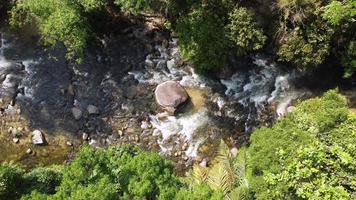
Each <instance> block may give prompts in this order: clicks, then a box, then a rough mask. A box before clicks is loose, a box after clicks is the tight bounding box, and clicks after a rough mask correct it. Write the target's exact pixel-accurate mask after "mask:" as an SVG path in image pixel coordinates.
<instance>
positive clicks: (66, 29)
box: [10, 0, 89, 63]
mask: <svg viewBox="0 0 356 200" xmlns="http://www.w3.org/2000/svg"><path fill="white" fill-rule="evenodd" d="M32 22H35V23H36V25H37V27H38V29H39V31H40V34H41V36H42V37H41V40H42V41H43V43H44V44H46V45H56V44H57V43H58V42H63V43H64V46H65V47H66V48H67V50H68V53H67V57H68V58H69V59H76V61H77V62H78V63H80V62H81V61H82V58H83V51H84V48H85V46H86V42H87V40H88V37H89V29H88V24H87V22H86V19H85V18H84V17H82V15H81V11H80V8H79V7H78V6H77V5H76V4H75V3H73V2H72V1H69V0H50V1H47V0H27V1H21V2H18V3H17V4H16V6H15V7H14V8H13V9H12V10H11V21H10V23H11V25H13V26H14V27H22V26H23V25H25V24H27V23H32Z"/></svg>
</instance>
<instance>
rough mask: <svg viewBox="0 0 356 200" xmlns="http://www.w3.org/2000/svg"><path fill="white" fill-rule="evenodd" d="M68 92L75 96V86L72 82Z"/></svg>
mask: <svg viewBox="0 0 356 200" xmlns="http://www.w3.org/2000/svg"><path fill="white" fill-rule="evenodd" d="M68 93H69V94H70V95H71V96H74V95H75V91H74V87H73V85H72V84H70V85H69V86H68Z"/></svg>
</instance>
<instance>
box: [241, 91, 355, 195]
mask: <svg viewBox="0 0 356 200" xmlns="http://www.w3.org/2000/svg"><path fill="white" fill-rule="evenodd" d="M355 119H356V118H355V115H354V114H352V113H350V111H348V108H347V105H346V101H345V98H343V97H341V96H340V95H338V94H337V92H336V91H329V92H327V93H326V94H324V95H323V96H322V97H321V98H314V99H311V100H307V101H305V102H302V103H300V104H299V105H298V106H297V108H296V110H295V111H294V112H292V113H290V114H289V115H288V116H287V117H285V118H283V119H281V120H280V121H278V122H277V123H276V124H275V125H274V126H273V127H271V128H261V129H259V130H257V131H255V132H254V133H253V134H252V137H251V145H250V147H249V149H248V151H249V155H250V156H251V157H250V159H248V162H247V164H248V167H249V169H250V170H251V172H252V176H251V177H250V179H249V180H250V182H251V192H252V193H253V194H254V196H255V197H256V198H257V199H266V198H273V199H349V198H350V197H351V195H354V191H355V186H356V185H355V183H356V182H355V180H356V176H355V174H356V173H355V172H356V171H355V170H356V162H355V159H354V158H355V157H356V154H355V152H356V151H355V147H354V145H353V144H354V142H356V140H355V134H356V132H355V130H356V129H355V127H356V120H355Z"/></svg>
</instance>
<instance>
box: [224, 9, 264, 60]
mask: <svg viewBox="0 0 356 200" xmlns="http://www.w3.org/2000/svg"><path fill="white" fill-rule="evenodd" d="M227 29H228V35H229V38H230V40H232V41H233V42H234V44H235V45H236V48H237V54H238V55H245V54H246V53H248V52H251V51H254V50H258V49H261V48H262V47H263V45H264V43H265V41H266V39H267V38H266V36H264V35H263V31H262V29H260V28H258V26H257V23H256V22H255V21H254V20H253V13H252V12H251V11H249V10H247V9H246V8H243V7H240V8H235V9H233V10H232V11H231V12H230V13H229V23H228V25H227Z"/></svg>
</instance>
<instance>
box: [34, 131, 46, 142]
mask: <svg viewBox="0 0 356 200" xmlns="http://www.w3.org/2000/svg"><path fill="white" fill-rule="evenodd" d="M32 143H33V144H35V145H41V144H44V143H45V138H44V136H43V133H42V132H41V131H39V130H34V131H33V132H32Z"/></svg>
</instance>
